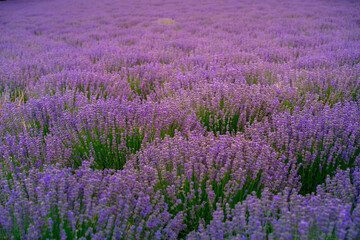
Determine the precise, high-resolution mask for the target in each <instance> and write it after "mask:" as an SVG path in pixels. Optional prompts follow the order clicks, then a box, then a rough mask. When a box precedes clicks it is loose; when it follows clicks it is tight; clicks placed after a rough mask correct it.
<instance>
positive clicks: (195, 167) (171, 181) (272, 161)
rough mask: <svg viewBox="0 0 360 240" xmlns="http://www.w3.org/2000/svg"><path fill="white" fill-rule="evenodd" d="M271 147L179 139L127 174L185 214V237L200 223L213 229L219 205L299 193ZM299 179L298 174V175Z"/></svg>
mask: <svg viewBox="0 0 360 240" xmlns="http://www.w3.org/2000/svg"><path fill="white" fill-rule="evenodd" d="M284 160H285V159H284V158H283V157H282V156H281V155H279V154H278V153H276V152H275V151H274V150H273V149H272V148H271V147H269V146H267V145H260V144H258V143H256V142H252V141H247V140H245V139H244V138H243V137H241V136H240V135H239V136H236V137H231V136H230V135H221V136H220V137H219V138H217V137H215V136H214V135H213V134H211V133H210V134H209V136H206V137H204V136H201V135H200V136H199V135H193V134H191V135H189V136H187V137H183V136H181V135H180V134H177V135H175V137H174V138H169V137H166V138H165V139H164V140H162V141H160V142H159V143H154V144H153V145H151V146H149V147H147V148H145V149H142V151H140V152H138V153H137V154H136V155H134V156H132V157H131V159H129V160H128V161H127V163H126V165H125V167H124V169H125V170H129V171H131V172H137V173H138V174H139V177H140V179H142V180H140V181H142V182H144V183H146V185H151V186H153V188H154V192H156V193H158V194H161V195H163V196H164V199H165V202H166V203H168V204H169V208H170V209H169V211H170V212H172V213H174V214H176V213H178V212H185V213H186V222H185V224H186V226H187V228H186V229H184V230H183V232H182V236H185V235H184V234H186V233H188V232H189V231H191V230H194V229H195V228H196V227H197V226H198V225H199V223H201V222H203V223H204V224H208V223H209V222H210V220H211V219H212V213H213V212H214V211H215V210H216V208H217V207H216V206H217V204H220V205H221V206H225V205H226V204H227V205H229V206H230V207H234V206H235V204H236V203H238V202H240V201H242V200H244V199H245V198H246V196H247V194H250V193H251V192H253V191H255V192H256V193H257V194H260V192H261V190H262V189H263V188H264V187H268V188H270V189H271V190H272V191H275V192H276V191H278V190H280V189H282V188H283V187H284V186H291V187H297V184H298V182H297V179H296V176H294V174H292V173H290V174H289V173H288V172H289V171H290V170H289V167H290V165H288V164H285V163H284ZM294 173H296V172H294Z"/></svg>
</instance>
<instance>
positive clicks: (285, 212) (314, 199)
mask: <svg viewBox="0 0 360 240" xmlns="http://www.w3.org/2000/svg"><path fill="white" fill-rule="evenodd" d="M359 176H360V171H359V169H358V168H357V169H356V170H355V171H353V173H350V170H349V169H348V170H346V171H341V170H340V171H338V172H337V174H336V175H335V176H334V177H333V178H330V177H328V178H327V180H326V184H324V185H321V186H318V189H317V192H316V194H315V193H313V194H311V195H307V196H302V195H300V194H299V193H298V192H297V191H294V189H289V188H285V189H284V190H283V191H281V192H279V193H278V194H272V193H271V192H270V191H269V190H268V189H264V191H263V192H262V194H261V198H258V197H256V196H255V195H250V196H248V197H247V199H246V200H245V201H243V202H241V203H238V204H237V205H236V206H235V208H230V207H229V205H226V206H225V207H221V206H220V205H219V206H218V208H217V210H216V211H215V212H214V213H213V220H212V221H211V222H210V224H209V225H207V226H203V225H200V227H199V231H197V232H196V231H193V232H191V233H190V234H189V235H188V236H187V239H254V238H255V239H265V238H266V239H290V238H296V239H315V238H321V239H358V238H359V237H360V205H359V204H358V203H359V199H360V178H359Z"/></svg>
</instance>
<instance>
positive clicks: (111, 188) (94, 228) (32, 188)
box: [0, 162, 183, 239]
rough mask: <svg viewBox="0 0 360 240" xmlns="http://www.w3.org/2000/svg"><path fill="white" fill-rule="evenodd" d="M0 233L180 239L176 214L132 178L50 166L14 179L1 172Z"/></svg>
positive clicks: (33, 236) (26, 236) (24, 236)
mask: <svg viewBox="0 0 360 240" xmlns="http://www.w3.org/2000/svg"><path fill="white" fill-rule="evenodd" d="M0 179H1V185H0V189H1V194H0V232H4V231H5V233H6V234H8V235H10V236H12V237H13V238H15V239H40V238H41V239H46V238H60V239H75V238H76V239H81V238H82V239H111V238H114V239H129V238H132V239H149V238H152V239H160V236H161V237H166V238H169V239H174V238H176V236H177V234H178V232H179V231H180V229H181V228H182V227H183V226H182V223H181V222H182V214H181V213H179V214H178V215H176V216H174V215H172V214H170V213H169V210H168V206H167V204H166V203H165V202H164V199H163V197H162V196H161V195H152V196H151V197H150V196H149V195H148V193H147V192H148V191H149V188H151V187H150V186H146V185H144V184H142V183H141V182H139V181H137V180H136V179H135V178H134V177H133V176H132V175H131V174H124V173H123V172H114V171H98V170H95V171H94V170H92V169H91V168H90V167H89V163H87V162H84V164H83V166H82V167H80V168H79V169H77V170H75V171H74V172H72V170H71V169H64V168H60V167H59V166H58V165H56V166H54V165H53V166H47V167H45V168H44V170H43V171H39V170H36V169H34V168H33V169H31V170H30V171H29V172H28V173H27V174H23V173H18V174H13V175H12V177H11V178H8V177H7V176H6V175H4V173H3V171H2V170H0Z"/></svg>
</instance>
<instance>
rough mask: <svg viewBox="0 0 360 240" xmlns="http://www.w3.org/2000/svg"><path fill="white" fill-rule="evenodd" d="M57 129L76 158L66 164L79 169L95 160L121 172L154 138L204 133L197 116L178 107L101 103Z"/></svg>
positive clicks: (101, 167)
mask: <svg viewBox="0 0 360 240" xmlns="http://www.w3.org/2000/svg"><path fill="white" fill-rule="evenodd" d="M62 122H63V123H62V124H59V126H57V128H56V129H55V130H54V135H55V136H56V137H57V138H58V139H60V140H61V142H62V143H63V145H64V146H65V148H66V149H69V150H70V151H72V153H73V155H72V157H71V158H69V159H68V161H70V162H68V163H67V164H66V165H69V166H73V167H75V168H76V167H78V166H80V165H81V162H82V160H83V159H87V158H90V157H92V158H94V160H95V162H96V165H95V167H97V168H99V169H107V168H110V169H122V167H123V166H124V164H125V162H126V159H127V156H128V155H130V154H133V153H136V152H137V151H138V150H140V148H141V147H142V145H143V144H146V143H149V142H151V141H153V140H154V139H158V138H164V137H165V136H167V135H169V136H171V137H172V136H174V134H175V132H176V131H179V132H183V133H186V132H190V131H198V132H201V131H202V128H201V126H200V124H199V123H198V122H197V120H196V119H195V117H193V116H191V115H188V114H187V112H185V111H181V110H180V109H178V108H176V106H164V105H161V104H158V103H148V104H136V103H134V102H126V101H125V102H119V101H116V100H113V101H110V100H109V101H103V100H99V101H98V102H97V103H96V104H93V105H88V106H87V108H83V109H81V110H80V111H78V112H77V113H76V114H74V115H69V116H66V117H64V118H63V119H62Z"/></svg>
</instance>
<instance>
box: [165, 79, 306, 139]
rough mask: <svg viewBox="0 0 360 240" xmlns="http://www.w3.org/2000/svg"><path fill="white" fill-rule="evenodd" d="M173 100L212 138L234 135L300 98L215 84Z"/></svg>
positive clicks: (279, 91)
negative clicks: (202, 126) (215, 135)
mask: <svg viewBox="0 0 360 240" xmlns="http://www.w3.org/2000/svg"><path fill="white" fill-rule="evenodd" d="M173 98H174V99H175V100H173V99H168V100H164V101H163V102H171V101H175V102H178V104H179V105H180V106H181V107H183V108H185V109H193V111H194V112H195V114H196V116H197V117H198V118H199V121H200V122H201V123H202V124H203V125H204V126H205V127H206V129H207V130H208V131H212V132H214V134H226V132H229V133H232V134H236V133H237V132H242V131H243V130H244V128H245V127H246V126H248V125H250V124H252V123H253V122H261V121H262V119H264V118H265V117H269V116H270V115H273V114H276V113H277V112H279V111H280V110H283V108H284V107H287V106H291V107H294V105H296V104H298V102H299V101H300V96H299V94H298V93H297V91H296V90H294V89H291V88H279V87H276V86H275V87H269V86H259V85H253V86H248V85H244V84H230V83H224V82H215V83H211V84H205V85H202V86H198V87H196V88H194V89H192V90H191V91H183V92H181V93H180V94H178V96H174V97H173Z"/></svg>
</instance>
